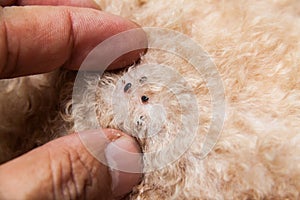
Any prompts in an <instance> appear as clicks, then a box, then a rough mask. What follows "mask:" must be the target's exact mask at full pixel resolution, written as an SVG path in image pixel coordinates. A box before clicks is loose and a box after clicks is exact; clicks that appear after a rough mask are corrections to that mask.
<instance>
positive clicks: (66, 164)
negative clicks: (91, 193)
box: [50, 151, 92, 199]
mask: <svg viewBox="0 0 300 200" xmlns="http://www.w3.org/2000/svg"><path fill="white" fill-rule="evenodd" d="M50 162H51V165H52V166H51V173H52V185H53V192H52V193H53V196H54V197H53V199H85V197H86V194H87V191H86V189H87V186H88V185H91V184H92V176H91V174H90V171H91V170H89V169H88V167H87V166H86V165H85V163H84V162H83V161H82V159H81V157H80V155H79V154H78V153H77V152H76V151H72V152H70V151H66V152H65V153H64V155H63V156H61V158H60V161H59V162H57V159H56V160H55V161H54V159H53V158H51V156H50Z"/></svg>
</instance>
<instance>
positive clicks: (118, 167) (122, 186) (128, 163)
mask: <svg viewBox="0 0 300 200" xmlns="http://www.w3.org/2000/svg"><path fill="white" fill-rule="evenodd" d="M105 155H106V159H107V163H108V166H109V169H110V170H109V172H110V175H111V179H112V185H111V188H112V194H113V196H114V198H121V197H123V196H124V195H126V194H128V193H129V192H130V191H131V190H132V188H133V187H134V186H135V185H137V184H138V183H139V182H140V181H141V178H142V168H143V164H142V155H141V149H140V147H139V146H138V144H137V142H136V141H135V140H134V138H132V137H130V136H127V135H123V136H122V137H120V138H118V139H117V140H115V141H114V142H111V143H110V144H108V145H107V147H106V150H105Z"/></svg>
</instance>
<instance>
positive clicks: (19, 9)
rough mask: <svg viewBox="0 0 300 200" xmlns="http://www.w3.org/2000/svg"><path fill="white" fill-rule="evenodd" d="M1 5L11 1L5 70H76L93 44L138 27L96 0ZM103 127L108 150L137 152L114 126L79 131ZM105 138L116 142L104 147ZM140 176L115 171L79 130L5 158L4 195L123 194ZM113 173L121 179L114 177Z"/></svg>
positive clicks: (4, 11) (3, 13) (3, 39)
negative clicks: (89, 146) (105, 9)
mask: <svg viewBox="0 0 300 200" xmlns="http://www.w3.org/2000/svg"><path fill="white" fill-rule="evenodd" d="M0 5H1V6H7V7H0V78H14V77H19V76H26V75H32V74H39V73H45V72H50V71H52V70H54V69H57V68H61V67H63V68H66V69H71V70H76V69H78V68H79V66H80V63H81V62H82V61H83V59H84V58H85V56H86V55H87V54H88V52H89V51H91V50H92V49H93V47H95V46H96V45H98V44H99V43H101V42H102V41H104V40H105V39H107V38H109V37H110V36H112V35H115V34H117V33H120V32H122V31H126V30H129V29H134V28H138V25H136V24H135V23H133V22H131V21H128V20H126V19H122V18H120V17H118V16H114V15H110V14H107V13H103V12H101V11H99V10H97V9H98V7H97V6H96V4H95V3H93V2H92V1H82V0H77V1H76V0H66V1H62V0H23V1H22V0H21V1H7V0H5V1H3V0H0ZM10 5H15V6H10ZM33 5H34V6H33ZM45 5H47V6H45ZM60 5H63V6H60ZM23 6H25V7H23ZM136 41H137V42H145V43H146V39H145V36H144V35H143V34H141V35H139V36H137V39H136ZM124 42H126V41H124ZM128 45H131V44H128ZM144 51H145V50H144V49H141V50H136V51H133V52H131V53H128V54H125V55H124V56H121V57H120V58H119V59H118V60H116V61H115V62H113V63H112V64H111V65H110V66H109V67H108V69H116V68H119V67H124V66H126V65H128V64H131V63H132V62H134V61H135V60H137V59H138V58H139V56H140V54H141V53H143V52H144ZM99 133H100V134H104V136H106V137H107V138H109V140H108V142H107V141H106V142H103V141H101V140H100V141H99V147H98V146H97V148H99V149H97V151H99V152H101V153H104V154H105V156H106V158H107V157H110V153H114V152H111V151H114V147H120V148H122V149H124V150H126V151H128V152H133V153H139V152H140V148H139V146H138V145H137V143H136V141H135V140H134V139H133V138H132V137H130V136H128V135H126V134H125V133H122V132H120V131H117V130H112V129H104V130H103V131H100V130H92V131H87V132H82V133H80V135H81V136H84V137H85V139H86V140H92V141H93V140H94V139H95V138H94V136H93V135H95V134H99ZM108 146H110V147H111V146H113V148H109V149H110V151H105V150H106V149H107V147H108ZM121 156H122V157H123V158H124V157H125V158H126V155H121ZM108 160H111V159H108ZM112 161H114V162H118V160H112ZM135 162H136V163H133V165H140V167H142V164H141V163H140V161H139V160H136V161H135ZM108 164H109V163H108ZM114 176H117V177H114ZM140 178H141V174H139V173H126V172H117V173H116V172H115V171H114V172H113V171H111V170H110V169H109V167H107V166H106V165H104V164H102V163H101V162H99V161H98V160H97V159H96V158H95V157H94V156H93V155H91V153H90V152H89V151H88V150H87V149H86V147H85V145H84V144H83V143H82V140H81V139H80V137H79V134H78V133H74V134H71V135H68V136H65V137H61V138H58V139H56V140H54V141H51V142H49V143H47V144H45V145H43V146H41V147H38V148H36V149H34V150H32V151H30V152H28V153H26V154H24V155H22V156H20V157H18V158H16V159H14V160H12V161H9V162H7V163H5V164H3V165H1V166H0V199H77V198H79V199H81V198H84V199H85V198H86V199H99V198H100V199H112V198H120V197H122V196H124V195H125V194H126V193H128V192H130V191H131V189H132V187H133V186H134V185H135V184H138V183H139V180H140ZM114 180H118V182H117V183H113V181H114ZM112 185H113V186H114V187H112Z"/></svg>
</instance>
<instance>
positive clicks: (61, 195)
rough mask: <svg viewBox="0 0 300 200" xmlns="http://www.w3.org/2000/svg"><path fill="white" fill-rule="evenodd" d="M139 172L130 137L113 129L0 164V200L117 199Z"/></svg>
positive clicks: (137, 155)
mask: <svg viewBox="0 0 300 200" xmlns="http://www.w3.org/2000/svg"><path fill="white" fill-rule="evenodd" d="M87 145H88V146H87ZM131 154H133V155H135V156H133V157H132V156H131ZM99 160H100V161H101V162H99ZM107 164H110V165H108V166H109V167H108V166H107ZM141 169H142V161H141V156H140V148H139V146H138V145H137V143H136V142H135V140H134V139H133V138H131V137H130V136H128V135H125V134H124V133H122V132H119V131H117V130H113V129H104V130H103V131H100V130H93V131H85V132H81V133H76V134H72V135H68V136H65V137H61V138H58V139H56V140H53V141H51V142H49V143H47V144H45V145H43V146H41V147H39V148H37V149H34V150H32V151H30V152H29V153H27V154H25V155H23V156H21V157H19V158H16V159H14V160H12V161H10V162H8V163H6V164H4V165H1V166H0V199H113V198H121V197H122V196H124V195H126V194H127V193H129V192H130V191H131V189H132V187H133V186H134V185H136V184H138V183H139V180H140V178H141V173H140V172H141Z"/></svg>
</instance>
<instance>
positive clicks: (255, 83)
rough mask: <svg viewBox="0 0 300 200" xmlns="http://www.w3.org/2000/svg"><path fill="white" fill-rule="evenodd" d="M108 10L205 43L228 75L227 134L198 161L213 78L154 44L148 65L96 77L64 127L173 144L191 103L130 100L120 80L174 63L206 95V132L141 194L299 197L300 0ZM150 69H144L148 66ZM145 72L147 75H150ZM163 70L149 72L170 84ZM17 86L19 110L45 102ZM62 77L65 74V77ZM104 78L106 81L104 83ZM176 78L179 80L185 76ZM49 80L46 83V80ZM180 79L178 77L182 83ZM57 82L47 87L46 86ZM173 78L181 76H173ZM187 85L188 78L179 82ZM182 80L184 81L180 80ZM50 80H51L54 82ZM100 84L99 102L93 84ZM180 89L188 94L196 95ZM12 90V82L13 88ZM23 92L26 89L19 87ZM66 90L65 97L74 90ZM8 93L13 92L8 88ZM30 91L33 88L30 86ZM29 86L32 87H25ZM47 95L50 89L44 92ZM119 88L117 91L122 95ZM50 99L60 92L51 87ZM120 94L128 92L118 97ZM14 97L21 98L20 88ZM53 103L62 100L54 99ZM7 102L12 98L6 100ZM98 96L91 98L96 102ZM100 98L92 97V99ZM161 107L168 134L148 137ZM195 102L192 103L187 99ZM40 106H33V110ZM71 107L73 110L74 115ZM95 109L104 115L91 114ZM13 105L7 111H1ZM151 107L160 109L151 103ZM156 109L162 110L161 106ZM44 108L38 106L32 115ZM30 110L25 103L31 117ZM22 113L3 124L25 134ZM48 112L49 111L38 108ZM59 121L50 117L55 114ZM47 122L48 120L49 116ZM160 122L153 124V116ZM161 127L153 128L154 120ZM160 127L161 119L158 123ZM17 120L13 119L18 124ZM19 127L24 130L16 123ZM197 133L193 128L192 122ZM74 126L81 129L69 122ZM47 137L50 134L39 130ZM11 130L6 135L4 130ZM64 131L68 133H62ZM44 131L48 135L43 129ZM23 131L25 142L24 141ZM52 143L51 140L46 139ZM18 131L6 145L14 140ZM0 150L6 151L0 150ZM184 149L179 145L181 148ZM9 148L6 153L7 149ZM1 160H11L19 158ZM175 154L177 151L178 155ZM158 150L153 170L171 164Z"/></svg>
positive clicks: (110, 4) (153, 144) (149, 144)
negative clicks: (119, 109) (117, 107)
mask: <svg viewBox="0 0 300 200" xmlns="http://www.w3.org/2000/svg"><path fill="white" fill-rule="evenodd" d="M98 3H99V4H100V6H101V7H102V9H103V10H105V11H107V12H112V13H114V14H118V15H121V16H124V17H127V18H129V19H132V20H134V21H136V22H138V23H139V24H141V25H142V26H155V27H161V28H168V29H172V30H176V31H180V32H182V33H184V34H186V35H188V36H189V37H191V38H192V39H194V40H195V41H197V42H198V43H199V44H200V45H201V46H202V47H203V48H204V49H205V50H206V51H207V52H208V53H209V54H210V56H211V57H212V58H213V61H214V63H215V64H216V66H217V69H218V71H219V73H220V75H221V77H222V81H223V84H224V87H225V95H226V115H225V123H224V126H223V130H222V132H221V136H220V138H219V140H218V142H217V144H216V146H215V148H214V149H213V151H212V152H210V154H209V155H208V156H207V157H206V158H205V159H203V160H201V159H199V155H200V150H201V145H200V144H202V143H203V139H204V135H205V134H206V133H207V130H208V127H209V125H210V122H211V114H212V107H211V98H210V93H209V91H208V89H207V87H206V83H205V80H204V79H201V78H199V77H198V76H195V72H194V71H193V68H192V67H191V66H190V65H189V64H188V63H187V62H186V61H184V60H182V59H179V58H176V57H175V56H174V55H170V54H164V53H162V52H159V51H157V50H149V52H148V53H147V54H146V55H145V56H143V57H142V60H141V63H140V64H138V65H137V66H134V67H131V68H130V69H128V71H122V72H118V73H105V74H104V76H103V78H102V79H101V80H100V77H99V76H97V75H87V76H86V80H87V82H88V83H89V85H90V86H89V87H88V88H87V89H86V90H85V92H84V93H83V94H82V98H83V100H85V101H82V102H81V103H78V104H73V105H72V104H71V102H70V101H69V102H68V103H66V102H63V104H64V105H65V107H66V109H65V110H66V111H67V112H62V113H61V116H62V118H61V119H63V121H65V123H70V124H72V122H73V118H74V116H75V117H76V119H77V121H76V122H77V123H76V126H75V128H76V129H80V130H81V129H87V128H90V127H93V126H95V123H98V122H99V123H100V124H101V125H102V127H112V128H119V129H121V130H123V131H125V132H127V133H131V134H132V135H134V136H136V137H137V138H138V141H139V142H140V144H141V146H142V149H143V151H144V152H150V151H156V150H157V149H159V148H161V147H162V146H165V145H169V143H170V142H172V138H174V137H175V134H176V130H177V129H178V127H180V124H178V121H180V119H178V115H179V114H181V113H183V112H189V109H188V108H187V107H184V109H178V102H177V101H176V98H175V97H174V95H172V94H171V93H169V92H168V91H167V88H165V87H162V86H161V87H159V86H158V85H155V86H151V85H141V86H138V87H137V90H135V91H134V93H132V95H131V96H122V95H123V90H122V87H121V86H120V87H119V85H118V84H122V81H121V80H125V82H127V81H129V80H130V81H131V82H135V83H137V82H138V79H139V78H140V75H138V76H133V78H130V77H127V75H128V74H129V75H130V73H131V72H134V71H137V72H139V65H141V64H146V63H153V62H154V63H160V64H164V65H168V66H172V67H174V70H176V71H178V72H179V73H180V75H181V76H183V77H185V78H186V80H188V81H187V82H188V85H189V87H191V88H192V91H193V92H194V93H195V95H196V97H197V101H198V106H199V111H200V117H199V131H198V133H197V137H196V138H195V141H194V142H193V144H192V146H191V147H190V148H189V150H188V151H187V152H186V153H185V154H184V155H183V156H182V157H180V159H179V160H177V161H176V162H173V163H170V164H169V165H168V166H166V167H165V168H163V169H160V170H157V171H153V172H149V173H146V174H145V175H144V178H143V181H142V182H141V184H140V185H138V186H137V187H135V188H134V190H133V192H132V194H131V195H130V198H132V199H284V198H287V199H299V198H300V193H299V191H300V78H299V77H300V4H299V2H298V1H296V0H295V1H293V0H286V1H265V2H262V1H238V0H236V1H217V0H215V1H214V0H211V1H197V0H193V1H192V0H191V1H183V0H176V1H155V0H149V1H146V0H145V1H142V0H140V1H138V0H136V1H134V0H130V1H129V0H126V1H101V2H98ZM140 70H141V69H140ZM141 73H143V71H142V72H141ZM160 75H161V72H160V70H159V68H155V67H154V68H153V70H152V71H151V72H148V73H147V74H146V76H147V77H149V78H151V77H155V78H154V79H155V80H163V78H164V77H160ZM26 80H32V78H29V79H22V80H21V82H20V84H21V83H22V84H21V85H22V86H21V85H19V86H13V88H17V89H15V92H19V93H21V94H22V95H21V97H22V98H24V101H23V102H22V101H21V102H20V100H22V99H21V98H18V97H17V96H13V97H12V99H13V100H18V102H19V103H15V105H16V106H18V105H20V106H21V107H24V106H23V104H22V103H24V102H26V101H28V99H30V98H28V97H27V95H28V93H29V92H27V90H29V89H30V90H31V88H38V89H37V91H35V92H32V96H34V97H35V98H33V97H32V98H33V99H31V100H30V102H31V104H32V106H33V107H34V108H35V106H34V105H36V104H38V103H39V102H40V100H39V98H36V96H39V95H40V94H41V93H42V90H44V89H42V88H41V87H37V85H40V84H41V83H38V82H32V81H31V82H26ZM62 80H63V79H62ZM99 80H100V82H99ZM176 80H177V79H174V82H176ZM40 81H42V80H40ZM174 82H173V83H174ZM47 84H48V83H47ZM170 84H172V82H170ZM180 84H181V83H180ZM180 84H179V85H180ZM50 85H51V84H50ZM94 86H96V87H97V93H96V100H95V93H94V92H93V87H94ZM181 86H182V89H180V87H179V91H178V92H179V94H178V95H179V96H180V95H182V96H185V95H186V94H185V93H187V92H186V91H185V90H184V88H186V85H184V84H183V85H181ZM5 87H6V88H7V87H12V86H11V85H10V84H7V86H5ZM18 88H19V89H18ZM70 89H71V87H68V88H67V89H63V91H62V94H65V93H68V92H70ZM5 91H7V92H6V94H5V93H3V97H2V95H1V98H6V97H5V95H7V94H10V93H9V92H8V91H9V89H7V90H5ZM24 91H26V92H24ZM22 92H23V93H22ZM44 92H45V91H43V93H44ZM114 92H116V93H114ZM46 94H49V95H50V97H55V95H54V94H52V93H51V90H50V91H49V92H47V91H46ZM118 94H120V95H119V96H118ZM141 94H147V95H148V96H149V98H150V100H149V103H148V104H147V105H144V104H141V103H140V102H138V101H137V99H138V98H139V97H140V95H141ZM14 95H15V94H14ZM52 100H53V99H52ZM111 101H117V102H120V104H121V105H122V103H124V102H125V101H126V102H127V101H128V102H129V111H130V112H128V114H129V117H128V116H126V114H127V113H125V114H124V113H123V114H124V115H122V113H115V112H114V108H113V107H112V104H111ZM2 102H5V100H3V99H1V104H2V105H3V103H2ZM87 102H90V103H87ZM91 102H92V103H91ZM154 103H158V104H160V105H163V106H164V107H165V108H166V110H167V111H168V112H167V113H166V114H165V116H162V115H160V116H161V117H162V118H164V117H165V119H166V120H165V123H164V124H160V125H161V128H162V129H161V132H160V133H159V134H158V135H157V136H156V137H152V138H147V139H139V137H140V136H141V135H143V134H145V133H147V131H149V129H151V127H152V125H153V126H155V123H156V122H157V121H163V120H164V119H159V120H157V121H155V119H154V120H153V119H152V118H151V115H150V114H149V112H148V111H149V109H150V108H149V109H148V110H147V109H145V106H148V107H149V106H151V105H153V104H154ZM186 103H187V105H188V103H189V102H188V101H187V100H186ZM32 106H31V107H32ZM71 106H72V109H73V112H72V113H70V112H69V111H70V107H71ZM94 108H96V110H97V116H98V119H97V120H98V121H95V119H93V118H91V117H90V115H89V112H91V110H93V109H94ZM6 109H8V108H5V107H2V110H1V111H2V112H4V111H5V110H6ZM151 109H152V108H151ZM154 109H155V108H154ZM33 111H35V110H34V109H33V110H32V112H33ZM26 112H29V111H28V109H26V107H25V109H24V112H23V113H24V115H26ZM15 113H16V114H14V115H13V116H12V115H11V114H10V112H8V111H5V115H2V116H1V118H2V119H3V120H1V130H4V129H7V130H9V131H7V132H9V133H13V131H14V130H15V132H16V133H21V132H22V131H21V130H22V129H23V128H24V126H25V124H23V123H21V121H22V120H23V119H21V120H20V123H19V121H18V120H16V121H14V122H13V121H9V122H7V123H3V122H4V120H6V121H8V119H11V118H10V116H12V117H19V116H24V115H17V114H18V113H17V112H15ZM141 113H142V114H143V115H145V116H146V119H148V121H146V123H145V124H144V125H143V126H144V128H139V127H137V125H136V122H137V120H138V119H137V118H138V117H139V116H140V115H141ZM39 115H41V114H39ZM61 119H59V117H57V118H54V123H53V122H51V123H49V124H48V125H45V126H43V128H44V130H49V129H52V132H54V130H59V129H58V128H57V127H59V125H61ZM47 120H48V121H50V120H49V119H47ZM47 120H46V121H47ZM151 120H152V121H151ZM152 122H153V123H154V124H153V123H152ZM151 123H152V124H151ZM12 124H13V125H12ZM12 126H15V127H16V128H15V129H11V127H12ZM184 128H185V129H186V132H188V129H189V127H184ZM66 129H67V131H69V132H71V131H72V128H66ZM40 132H41V133H43V131H40ZM1 134H2V135H3V133H1ZM62 134H63V133H62ZM40 135H41V134H40ZM21 138H22V137H21V135H20V136H19V140H21ZM40 138H44V140H47V139H51V138H52V136H51V137H50V136H49V135H43V136H41V137H40ZM12 140H13V139H11V140H10V138H9V137H6V138H5V140H3V141H1V149H2V151H3V153H4V152H5V151H6V150H5V148H3V147H5V146H4V145H5V144H6V143H7V144H9V142H10V141H12ZM1 149H0V150H1ZM173 150H174V151H176V149H173ZM0 153H2V152H1V151H0ZM3 155H4V154H2V155H1V156H0V157H1V158H2V160H5V159H7V158H9V157H10V156H11V155H12V154H11V153H10V155H6V156H3ZM169 156H172V154H170V155H169ZM163 159H164V157H160V156H159V155H157V156H154V157H145V158H144V162H145V166H146V167H147V166H150V165H153V164H154V163H160V162H163Z"/></svg>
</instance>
